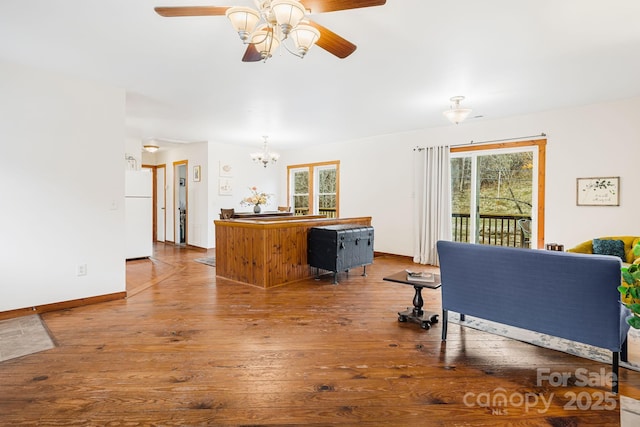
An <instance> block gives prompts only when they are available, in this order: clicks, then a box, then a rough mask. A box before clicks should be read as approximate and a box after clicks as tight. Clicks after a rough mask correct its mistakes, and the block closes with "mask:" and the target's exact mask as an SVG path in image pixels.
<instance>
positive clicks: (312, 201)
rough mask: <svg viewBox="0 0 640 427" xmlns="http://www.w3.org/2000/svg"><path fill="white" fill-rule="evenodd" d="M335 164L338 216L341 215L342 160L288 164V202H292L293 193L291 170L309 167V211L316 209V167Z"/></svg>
mask: <svg viewBox="0 0 640 427" xmlns="http://www.w3.org/2000/svg"><path fill="white" fill-rule="evenodd" d="M326 166H335V168H336V217H339V216H340V160H329V161H326V162H316V163H301V164H297V165H287V204H288V205H291V204H292V200H291V199H292V194H291V171H292V170H296V169H305V168H306V169H308V171H309V212H314V211H315V202H316V196H317V195H316V191H315V188H316V183H315V181H316V170H315V169H316V168H322V167H326Z"/></svg>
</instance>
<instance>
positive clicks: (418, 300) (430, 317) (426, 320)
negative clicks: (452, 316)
mask: <svg viewBox="0 0 640 427" xmlns="http://www.w3.org/2000/svg"><path fill="white" fill-rule="evenodd" d="M413 288H414V289H415V291H416V293H415V295H414V296H413V308H411V307H407V309H406V310H405V311H401V312H399V313H398V322H407V321H410V322H414V323H418V324H419V325H420V327H421V328H422V329H431V324H432V323H438V316H439V315H438V314H437V313H431V312H428V311H424V310H423V309H422V306H423V305H424V301H423V300H422V286H414V287H413Z"/></svg>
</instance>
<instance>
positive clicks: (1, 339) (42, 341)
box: [0, 314, 55, 362]
mask: <svg viewBox="0 0 640 427" xmlns="http://www.w3.org/2000/svg"><path fill="white" fill-rule="evenodd" d="M54 347H55V344H54V343H53V340H52V339H51V337H50V336H49V332H48V331H47V328H46V327H45V326H44V324H43V323H42V319H40V316H38V315H37V314H33V315H31V316H24V317H16V318H14V319H7V320H0V362H3V361H5V360H9V359H14V358H16V357H20V356H25V355H27V354H32V353H37V352H39V351H44V350H49V349H52V348H54Z"/></svg>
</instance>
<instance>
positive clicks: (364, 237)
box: [307, 224, 373, 283]
mask: <svg viewBox="0 0 640 427" xmlns="http://www.w3.org/2000/svg"><path fill="white" fill-rule="evenodd" d="M307 251H308V253H307V259H308V262H309V265H310V266H311V267H316V269H318V270H319V269H323V270H329V271H333V283H338V272H339V271H347V272H348V271H349V269H350V268H353V267H360V266H363V267H364V271H363V273H362V275H363V276H366V272H367V270H366V269H367V267H366V266H367V265H368V264H372V263H373V227H370V226H365V225H352V224H339V225H327V226H324V227H312V228H310V229H309V236H308V245H307Z"/></svg>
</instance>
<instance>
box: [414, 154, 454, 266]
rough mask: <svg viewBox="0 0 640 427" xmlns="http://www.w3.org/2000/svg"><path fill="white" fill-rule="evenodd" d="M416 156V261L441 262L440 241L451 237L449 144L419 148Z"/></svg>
mask: <svg viewBox="0 0 640 427" xmlns="http://www.w3.org/2000/svg"><path fill="white" fill-rule="evenodd" d="M414 156H415V158H414V173H415V183H414V189H415V197H414V201H415V203H414V204H415V206H414V218H415V224H414V230H416V233H415V242H414V251H413V254H414V255H413V261H414V262H417V263H420V264H429V265H440V263H439V262H438V253H437V251H436V242H437V241H438V240H451V168H450V163H449V146H440V147H427V148H418V149H416V150H415V154H414Z"/></svg>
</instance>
